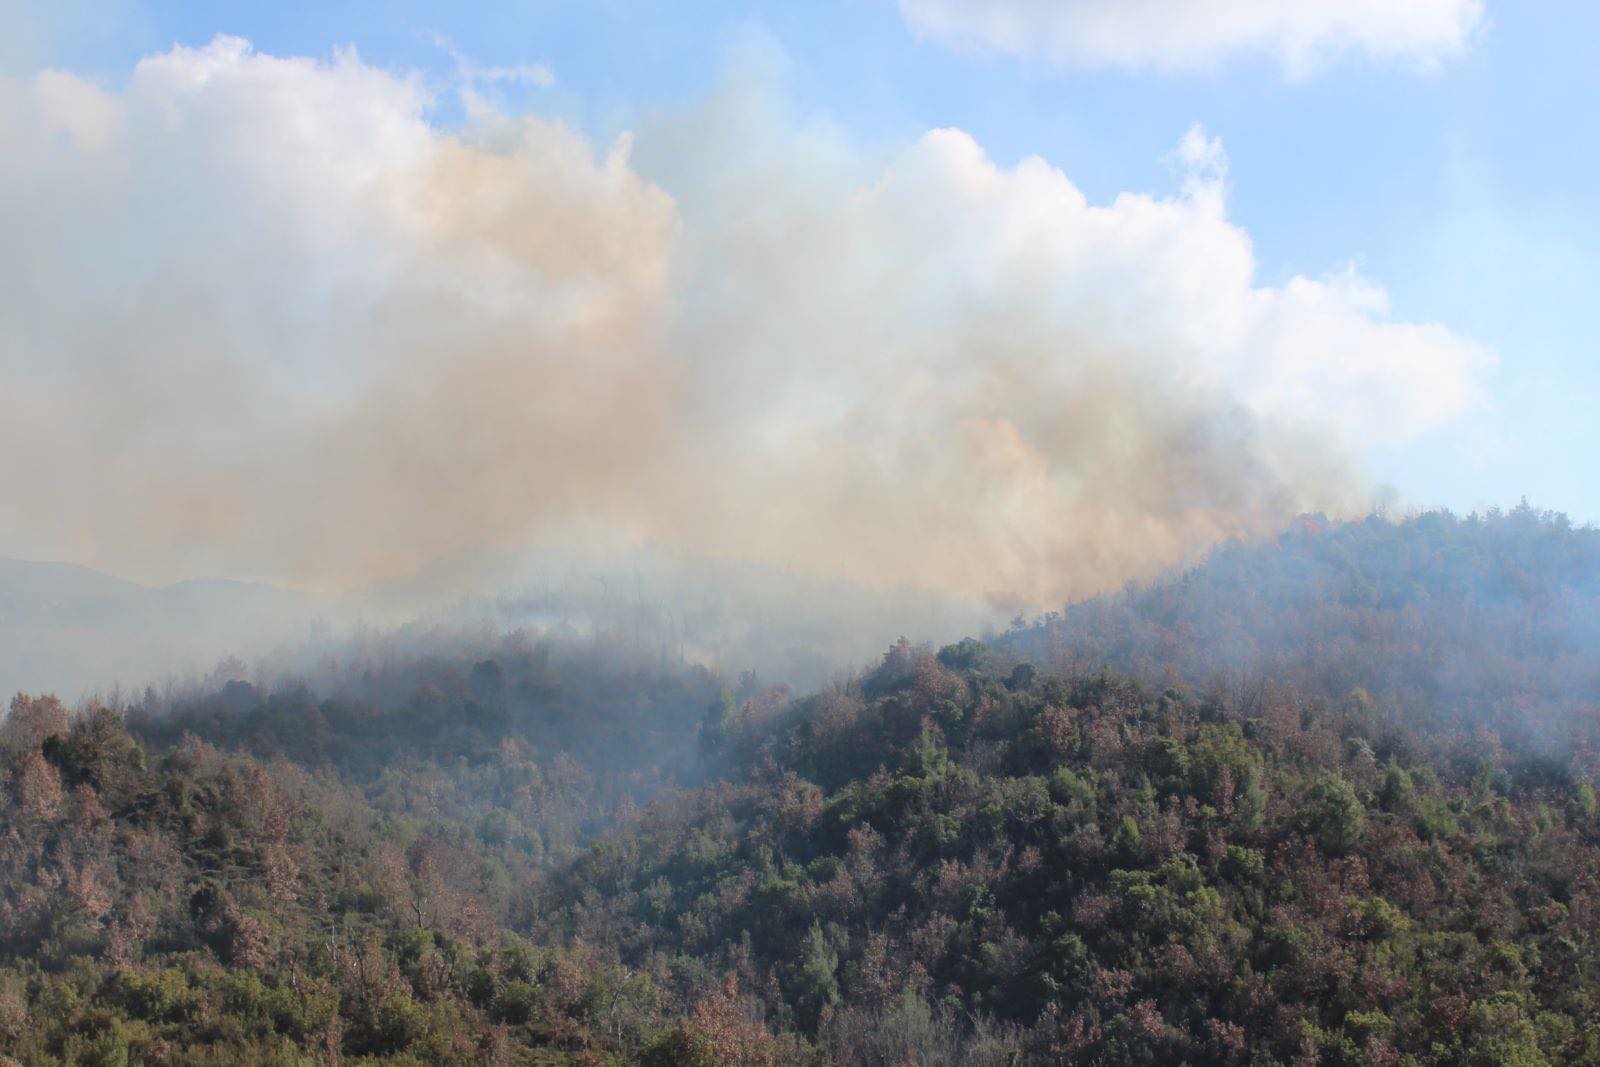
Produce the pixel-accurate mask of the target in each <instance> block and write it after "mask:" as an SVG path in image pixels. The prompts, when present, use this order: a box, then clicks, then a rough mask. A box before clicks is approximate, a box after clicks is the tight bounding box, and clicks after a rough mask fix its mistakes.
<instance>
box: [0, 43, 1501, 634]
mask: <svg viewBox="0 0 1600 1067" xmlns="http://www.w3.org/2000/svg"><path fill="white" fill-rule="evenodd" d="M442 91H444V90H441V89H440V87H438V86H430V85H428V84H426V83H425V82H424V81H423V80H422V79H420V78H419V77H417V76H412V75H407V74H404V73H396V72H390V71H385V70H380V69H377V68H375V67H371V66H368V65H366V64H364V63H363V62H362V61H361V59H360V58H359V57H358V56H356V55H355V54H354V53H353V52H343V53H339V54H338V55H336V56H335V57H334V58H333V59H332V60H331V61H327V62H320V61H313V60H309V59H298V58H295V59H285V58H277V57H272V56H267V55H262V54H259V53H256V52H254V51H252V50H251V48H250V47H249V45H248V44H247V43H246V42H244V41H241V40H237V39H232V38H226V37H219V38H217V39H216V40H215V41H213V42H212V43H211V44H210V45H207V46H205V47H203V48H186V47H176V48H174V49H172V50H171V51H169V52H166V53H163V54H160V55H155V56H151V57H149V58H147V59H146V60H145V61H144V62H142V63H141V64H139V66H138V68H137V69H136V70H135V71H134V72H133V74H132V76H131V77H130V78H129V79H128V80H127V82H126V84H124V85H121V86H117V87H114V88H103V87H100V86H96V85H93V84H91V83H89V82H88V81H85V80H83V79H81V78H78V77H76V76H74V75H72V74H69V73H64V72H59V71H47V72H44V73H42V74H39V75H37V76H36V77H33V78H31V79H29V80H26V81H7V82H4V83H3V84H0V135H3V137H4V140H5V143H6V144H7V145H8V147H9V157H10V163H9V165H8V166H7V167H6V168H5V169H4V171H3V172H0V225H3V227H4V230H5V232H6V233H7V234H8V242H7V250H6V253H5V255H4V257H3V261H0V281H3V283H4V284H3V285H0V321H3V322H4V324H5V330H6V333H7V337H8V342H7V344H6V346H5V347H4V349H3V351H0V388H3V389H4V391H5V393H6V394H7V395H10V396H23V395H26V396H28V397H30V398H31V402H30V403H29V404H27V405H24V406H18V407H16V408H15V409H14V410H12V411H10V412H9V413H8V417H7V419H6V420H5V421H4V423H3V425H0V457H3V458H0V489H3V490H4V491H5V493H6V494H7V497H8V499H12V500H27V501H30V502H31V503H30V506H28V507H22V508H12V509H8V510H7V512H6V514H5V515H4V517H3V518H0V545H3V546H4V547H5V550H6V551H7V553H8V554H11V555H16V556H24V557H33V558H39V557H47V558H61V557H63V556H67V557H70V558H73V559H75V560H78V561H81V562H85V563H88V564H91V565H95V566H99V567H102V568H104V569H107V570H110V571H112V572H114V573H118V574H121V575H126V576H129V577H135V578H141V579H146V580H160V581H164V580H173V579H177V578H183V577H190V576H193V575H194V574H197V573H201V574H225V575H228V576H230V577H238V578H251V579H261V580H270V581H275V582H279V583H285V584H291V585H302V586H308V587H315V588H320V589H343V590H347V589H351V588H356V587H361V586H365V585H368V584H371V583H374V582H383V581H393V580H401V579H415V578H416V577H417V576H418V575H426V576H428V577H429V578H430V579H431V580H433V581H436V582H437V583H438V584H439V585H440V586H441V587H443V588H454V587H455V586H456V584H458V583H460V582H461V581H463V580H464V579H468V578H471V577H473V576H475V575H479V574H482V573H485V572H487V571H491V570H493V568H494V567H496V566H498V565H499V564H501V563H504V562H506V561H512V560H520V559H523V558H524V557H525V554H526V553H528V552H530V551H538V550H541V549H552V548H561V549H570V548H572V547H573V546H575V545H583V546H596V545H600V546H605V547H606V548H608V549H611V548H617V549H622V550H629V549H631V548H633V547H634V546H637V545H639V544H640V543H644V542H650V543H654V544H658V545H660V546H663V547H665V548H666V549H668V550H670V551H673V552H678V553H683V554H686V555H690V556H705V557H713V558H731V559H737V560H744V561H750V562H754V563H759V564H765V565H769V566H775V567H778V568H782V569H788V570H793V571H795V572H797V573H799V574H801V575H805V576H811V577H818V576H821V577H829V578H833V577H838V578H844V579H848V580H853V581H855V582H858V583H867V584H870V585H874V586H880V587H894V586H911V587H918V588H922V589H932V590H937V591H940V592H944V593H949V594H956V595H960V596H963V597H967V598H988V599H989V600H991V601H992V602H994V603H996V604H998V605H1001V606H1004V607H1006V608H1011V607H1016V606H1037V605H1042V604H1049V603H1054V602H1059V601H1060V599H1062V598H1065V597H1067V596H1074V595H1081V594H1085V593H1092V592H1097V591H1101V590H1104V589H1106V588H1112V587H1115V586H1116V585H1117V584H1119V583H1120V582H1121V581H1123V580H1124V579H1126V578H1128V577H1132V576H1137V575H1145V574H1149V573H1152V572H1153V571H1154V570H1156V569H1159V568H1160V567H1163V566H1166V565H1170V564H1172V563H1175V562H1178V561H1181V560H1183V559H1187V558H1190V557H1192V556H1193V555H1194V554H1195V553H1197V552H1198V551H1200V550H1203V549H1204V548H1205V547H1207V546H1209V545H1211V544H1213V543H1215V542H1216V541H1218V540H1219V539H1224V538H1228V537H1234V536H1240V535H1250V534H1265V533H1269V532H1273V531H1276V530H1277V529H1279V528H1281V527H1282V525H1283V524H1284V523H1285V522H1286V521H1287V520H1288V519H1289V518H1290V517H1292V516H1293V515H1295V514H1297V513H1299V512H1302V511H1306V510H1314V509H1323V510H1327V511H1330V512H1334V513H1346V512H1349V511H1351V510H1359V509H1361V508H1362V507H1364V505H1365V504H1366V502H1367V499H1368V491H1367V489H1366V488H1365V487H1364V485H1363V481H1362V478H1361V474H1360V463H1359V458H1358V457H1359V446H1360V445H1363V444H1365V443H1366V442H1369V441H1377V440H1389V441H1396V440H1405V439H1407V438H1409V437H1411V436H1412V435H1414V434H1416V433H1418V432H1421V431H1422V430H1425V429H1426V428H1428V427H1429V426H1431V425H1434V424H1436V423H1438V422H1439V421H1441V420H1444V419H1447V418H1449V417H1451V416H1453V415H1455V414H1458V413H1459V412H1461V411H1463V410H1467V409H1469V408H1470V407H1471V406H1472V405H1473V404H1474V403H1475V402H1476V399H1477V397H1478V395H1479V386H1480V380H1481V377H1482V375H1483V374H1484V373H1485V371H1486V369H1487V368H1488V366H1489V365H1490V364H1491V363H1492V356H1491V355H1490V354H1489V353H1487V352H1485V351H1483V350H1482V349H1480V348H1479V347H1477V346H1475V345H1474V344H1472V343H1471V342H1469V341H1467V340H1464V339H1462V338H1460V337H1458V336H1455V335H1453V334H1451V333H1450V332H1449V331H1447V330H1445V329H1444V328H1441V327H1437V326H1429V325H1418V324H1408V323H1397V322H1392V321H1390V319H1389V318H1388V316H1387V313H1386V308H1385V301H1384V296H1383V294H1382V292H1381V291H1380V290H1378V289H1377V288H1376V287H1375V286H1374V285H1373V284H1372V283H1370V282H1369V281H1367V280H1365V279H1363V278H1361V277H1360V276H1359V275H1357V274H1355V273H1353V272H1345V273H1339V274H1335V275H1331V276H1329V277H1325V278H1320V279H1313V278H1306V277H1297V278H1293V279H1291V280H1290V281H1288V282H1286V283H1285V284H1283V285H1278V286H1271V285H1265V284H1263V283H1261V282H1259V281H1258V280H1257V279H1256V277H1255V263H1254V258H1253V255H1252V252H1251V246H1250V241H1249V237H1248V235H1246V234H1245V233H1244V232H1243V231H1242V230H1240V229H1239V228H1238V227H1237V226H1236V225H1235V224H1233V223H1232V222H1230V221H1229V219H1228V216H1227V207H1226V188H1227V185H1226V159H1225V157H1224V155H1223V153H1222V149H1221V146H1220V145H1219V144H1218V143H1217V142H1215V141H1213V140H1210V139H1208V138H1207V137H1206V136H1205V135H1204V133H1203V132H1201V131H1199V130H1194V131H1191V132H1190V133H1189V134H1188V135H1187V136H1186V137H1185V138H1184V139H1183V141H1182V142H1181V144H1180V147H1179V150H1178V152H1177V153H1176V154H1175V156H1174V160H1175V165H1176V167H1177V171H1178V173H1177V176H1176V188H1175V190H1174V191H1173V192H1171V193H1168V194H1161V195H1147V194H1142V193H1126V194H1123V195H1121V196H1119V197H1117V198H1116V199H1114V200H1113V201H1111V202H1110V203H1106V204H1095V203H1090V202H1089V201H1088V200H1087V199H1086V197H1085V196H1084V194H1083V193H1082V192H1081V191H1080V190H1079V189H1078V188H1077V187H1075V186H1074V185H1073V183H1072V182H1071V180H1070V179H1069V177H1068V176H1067V175H1066V174H1064V173H1063V172H1062V171H1060V170H1057V169H1055V168H1054V167H1052V166H1051V165H1050V164H1048V163H1046V162H1045V161H1043V160H1040V159H1036V158H1035V159H1026V160H1023V161H1022V162H1021V163H1019V164H1017V165H1016V166H1009V167H1008V166H1003V165H1001V164H999V163H996V162H995V161H993V160H991V159H990V158H989V157H988V156H986V154H985V152H984V150H983V149H982V148H981V147H980V146H979V145H978V144H977V143H976V142H975V141H974V140H973V139H972V138H971V137H970V136H968V135H967V134H965V133H962V132H960V131H957V130H935V131H932V132H930V133H928V134H927V135H926V136H924V137H922V138H920V139H918V140H916V141H915V142H914V143H911V144H909V145H907V146H905V147H904V148H903V149H902V150H900V151H898V152H896V153H894V154H893V155H892V156H891V157H889V158H887V159H879V158H871V157H870V155H869V154H868V153H865V152H863V151H861V150H859V149H857V148H856V147H854V146H852V145H850V144H849V143H847V142H846V141H845V140H844V139H843V138H842V137H840V136H837V135H835V134H834V133H832V132H830V130H829V128H828V127H827V126H826V124H825V123H823V122H820V121H816V120H813V119H810V118H807V117H804V116H793V115H790V114H789V113H788V112H787V109H786V107H785V105H784V104H783V99H782V95H783V94H782V92H781V90H777V89H773V88H770V87H763V86H761V85H759V84H754V83H752V80H751V79H749V78H744V77H742V76H740V75H738V74H737V73H736V74H734V75H732V76H731V77H730V79H729V84H728V86H727V87H726V88H725V89H723V90H722V91H720V92H719V93H717V94H714V95H713V96H712V97H711V98H709V99H707V100H706V101H704V102H702V103H701V104H700V105H698V106H697V107H695V108H692V109H689V110H686V111H679V112H675V113H663V114H659V115H657V116H655V117H653V118H651V119H649V120H648V121H646V122H644V123H643V124H641V126H640V128H639V129H638V130H637V131H635V132H634V133H632V134H624V135H622V136H619V137H618V138H616V139H615V141H614V142H613V143H612V144H610V145H609V146H602V147H597V146H596V145H594V144H593V143H592V142H591V141H590V140H589V139H588V138H587V137H586V136H584V135H583V134H581V133H579V132H577V131H576V130H575V129H573V128H572V127H570V126H568V125H566V124H563V123H562V122H560V121H556V120H552V119H543V118H512V117H509V116H505V115H501V114H498V113H496V112H495V111H494V110H493V109H492V108H490V107H489V106H488V105H486V104H484V103H483V101H482V100H481V98H479V97H477V96H476V95H474V94H472V93H471V92H470V91H469V92H464V93H463V94H462V99H463V100H464V102H465V103H466V105H467V106H466V118H465V120H464V121H463V122H462V124H460V125H459V126H458V127H452V128H449V129H446V128H443V127H441V126H440V125H437V124H436V123H435V121H434V120H433V116H434V115H435V111H434V105H435V104H436V103H437V101H438V98H439V94H440V93H441V92H442ZM85 307H93V308H94V309H95V314H93V315H85V314H83V309H84V308H85Z"/></svg>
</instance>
